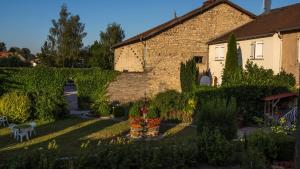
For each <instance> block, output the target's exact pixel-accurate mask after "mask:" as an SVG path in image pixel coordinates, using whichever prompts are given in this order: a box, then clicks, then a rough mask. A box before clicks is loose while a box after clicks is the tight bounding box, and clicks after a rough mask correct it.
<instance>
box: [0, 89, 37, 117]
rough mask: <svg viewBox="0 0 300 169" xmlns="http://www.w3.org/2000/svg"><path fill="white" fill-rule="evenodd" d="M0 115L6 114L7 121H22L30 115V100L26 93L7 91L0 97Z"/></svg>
mask: <svg viewBox="0 0 300 169" xmlns="http://www.w3.org/2000/svg"><path fill="white" fill-rule="evenodd" d="M0 116H6V117H7V118H8V120H9V122H14V123H24V122H25V121H27V120H28V119H29V118H30V116H31V101H30V99H29V98H28V96H26V94H24V93H21V92H9V93H6V94H4V95H3V96H2V97H1V98H0Z"/></svg>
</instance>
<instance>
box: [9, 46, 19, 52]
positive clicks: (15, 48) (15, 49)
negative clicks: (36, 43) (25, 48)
mask: <svg viewBox="0 0 300 169" xmlns="http://www.w3.org/2000/svg"><path fill="white" fill-rule="evenodd" d="M8 51H9V52H12V53H20V51H21V49H20V48H18V47H15V46H14V47H11V48H9V50H8Z"/></svg>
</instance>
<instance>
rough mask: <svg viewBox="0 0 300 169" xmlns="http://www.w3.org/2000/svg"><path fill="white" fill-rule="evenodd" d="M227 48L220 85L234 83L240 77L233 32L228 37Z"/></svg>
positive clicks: (236, 82) (237, 81)
mask: <svg viewBox="0 0 300 169" xmlns="http://www.w3.org/2000/svg"><path fill="white" fill-rule="evenodd" d="M227 49H228V51H227V54H226V62H225V68H224V70H223V75H222V86H232V85H236V84H238V83H239V82H240V81H239V80H240V77H241V67H240V66H239V64H238V53H237V43H236V38H235V36H234V35H233V34H231V35H230V37H229V40H228V48H227Z"/></svg>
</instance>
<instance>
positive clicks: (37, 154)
mask: <svg viewBox="0 0 300 169" xmlns="http://www.w3.org/2000/svg"><path fill="white" fill-rule="evenodd" d="M195 142H196V141H195V139H186V141H163V142H159V143H156V142H134V143H123V142H122V143H111V144H107V143H102V144H100V145H99V146H98V147H92V148H89V147H87V149H82V151H81V152H80V153H78V154H76V156H75V157H74V158H68V159H58V158H57V157H58V154H57V153H56V152H53V151H49V150H40V151H32V150H31V151H30V152H32V153H29V151H28V153H25V154H18V157H17V158H16V157H14V158H12V159H11V161H9V162H7V163H0V167H1V168H4V169H6V168H30V169H40V168H50V169H51V168H77V169H85V168H90V169H93V168H95V169H96V168H118V169H128V168H145V169H174V168H178V169H179V168H194V167H196V166H197V155H198V152H197V145H196V144H195ZM56 151H58V152H59V149H58V150H56Z"/></svg>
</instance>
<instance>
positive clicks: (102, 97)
mask: <svg viewBox="0 0 300 169" xmlns="http://www.w3.org/2000/svg"><path fill="white" fill-rule="evenodd" d="M97 94H98V95H97V98H96V100H95V102H94V103H93V104H92V109H93V111H94V112H95V113H97V114H99V115H100V116H102V117H107V116H109V115H110V114H111V113H110V112H111V109H110V106H109V102H108V99H107V96H106V93H105V90H103V91H102V92H98V93H97Z"/></svg>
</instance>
